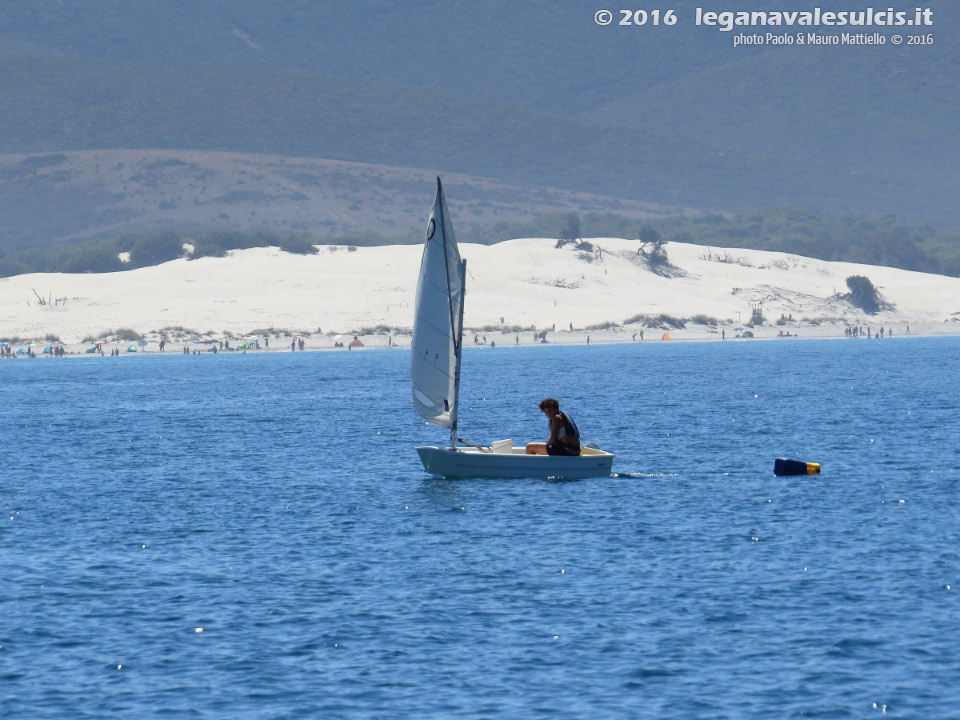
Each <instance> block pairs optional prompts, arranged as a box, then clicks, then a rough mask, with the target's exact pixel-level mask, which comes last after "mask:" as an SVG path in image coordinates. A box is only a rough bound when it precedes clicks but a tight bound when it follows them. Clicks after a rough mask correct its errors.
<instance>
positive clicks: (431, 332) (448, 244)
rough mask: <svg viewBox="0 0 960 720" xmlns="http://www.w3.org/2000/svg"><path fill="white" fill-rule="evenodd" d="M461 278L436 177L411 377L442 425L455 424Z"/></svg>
mask: <svg viewBox="0 0 960 720" xmlns="http://www.w3.org/2000/svg"><path fill="white" fill-rule="evenodd" d="M463 283H464V262H463V260H461V258H460V251H459V249H458V247H457V240H456V237H455V235H454V233H453V226H452V225H451V223H450V217H449V214H448V212H447V204H446V199H445V198H444V195H443V186H442V184H441V183H440V178H437V196H436V200H434V204H433V211H432V212H431V214H430V220H429V222H428V223H427V233H426V239H425V240H424V245H423V258H422V260H421V263H420V278H419V281H418V283H417V299H416V307H415V310H414V321H413V342H412V346H411V353H410V379H411V383H412V390H413V405H414V407H415V408H416V410H417V412H418V413H419V414H420V416H421V417H422V418H424V419H425V420H427V421H428V422H431V423H433V424H434V425H437V426H439V427H443V428H456V425H457V404H458V402H457V401H458V395H459V392H458V390H459V388H458V383H459V365H460V362H459V361H460V349H461V340H462V334H463V327H462V324H463V314H462V313H463V290H464V287H463ZM451 444H452V443H451Z"/></svg>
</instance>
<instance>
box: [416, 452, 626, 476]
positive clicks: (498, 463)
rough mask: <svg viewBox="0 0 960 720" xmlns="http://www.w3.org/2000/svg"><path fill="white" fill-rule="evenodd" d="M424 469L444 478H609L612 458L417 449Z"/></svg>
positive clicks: (597, 454) (591, 454)
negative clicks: (602, 476) (605, 476)
mask: <svg viewBox="0 0 960 720" xmlns="http://www.w3.org/2000/svg"><path fill="white" fill-rule="evenodd" d="M417 453H418V454H419V455H420V461H421V462H422V463H423V467H424V469H425V470H426V471H427V472H428V473H430V474H432V475H442V476H444V477H491V478H564V479H579V478H588V477H597V476H600V475H609V474H610V471H611V470H612V469H613V458H614V455H612V454H611V453H608V452H603V451H602V450H593V449H587V448H585V449H584V452H583V454H582V455H579V456H577V457H568V456H563V455H527V454H526V452H525V451H524V449H523V448H516V449H513V450H512V451H511V452H490V451H484V450H479V449H476V448H459V447H458V448H456V449H455V450H451V449H450V448H438V447H418V448H417Z"/></svg>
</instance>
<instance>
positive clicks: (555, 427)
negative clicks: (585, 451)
mask: <svg viewBox="0 0 960 720" xmlns="http://www.w3.org/2000/svg"><path fill="white" fill-rule="evenodd" d="M540 409H541V410H542V411H543V413H544V415H546V416H547V418H548V419H549V421H550V439H549V440H547V442H545V443H529V444H528V445H527V454H528V455H579V454H580V429H579V428H578V427H577V424H576V423H575V422H574V421H573V418H571V417H570V416H569V415H567V414H566V413H564V412H563V411H561V410H560V403H559V402H557V401H556V400H554V399H553V398H547V399H546V400H544V401H543V402H541V403H540Z"/></svg>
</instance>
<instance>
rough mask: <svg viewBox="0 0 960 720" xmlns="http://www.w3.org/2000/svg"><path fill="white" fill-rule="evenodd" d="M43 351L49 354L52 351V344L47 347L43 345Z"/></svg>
mask: <svg viewBox="0 0 960 720" xmlns="http://www.w3.org/2000/svg"><path fill="white" fill-rule="evenodd" d="M43 352H44V354H45V355H49V354H50V353H52V352H53V345H47V347H45V348H44V349H43Z"/></svg>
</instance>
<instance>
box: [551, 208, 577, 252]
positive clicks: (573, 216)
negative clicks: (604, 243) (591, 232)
mask: <svg viewBox="0 0 960 720" xmlns="http://www.w3.org/2000/svg"><path fill="white" fill-rule="evenodd" d="M582 239H583V237H582V231H581V229H580V216H579V215H577V213H570V214H569V215H567V217H566V220H565V222H564V225H563V227H562V228H561V229H560V237H559V238H558V239H557V247H558V248H559V247H563V246H564V245H566V244H567V243H571V242H577V241H578V240H582Z"/></svg>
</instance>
